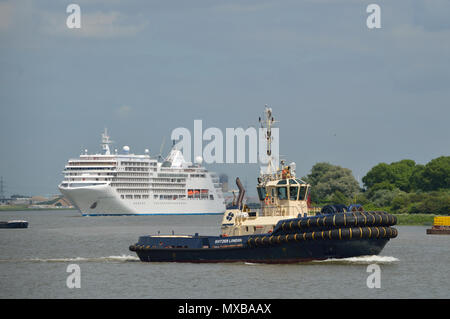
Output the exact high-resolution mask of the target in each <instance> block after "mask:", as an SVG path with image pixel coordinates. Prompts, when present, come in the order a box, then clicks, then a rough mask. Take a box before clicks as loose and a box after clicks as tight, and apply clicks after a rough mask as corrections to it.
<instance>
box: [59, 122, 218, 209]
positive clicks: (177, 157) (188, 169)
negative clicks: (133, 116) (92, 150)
mask: <svg viewBox="0 0 450 319" xmlns="http://www.w3.org/2000/svg"><path fill="white" fill-rule="evenodd" d="M111 143H112V142H111V140H110V138H109V136H108V134H107V131H106V129H105V131H104V133H103V134H102V154H91V155H89V154H87V151H86V152H85V154H82V155H80V157H79V158H77V159H70V160H69V161H68V163H67V165H66V166H65V168H64V172H63V173H64V180H63V181H62V182H61V184H60V185H59V186H58V188H59V190H60V191H61V193H62V194H63V195H64V196H65V197H66V198H68V199H69V200H70V201H71V202H72V204H73V205H74V206H75V207H77V208H78V210H79V211H80V212H81V213H82V214H83V215H170V214H179V215H184V214H223V213H224V211H225V202H224V197H223V194H222V189H221V186H220V184H219V179H218V177H217V175H216V174H214V173H212V172H209V171H208V170H207V169H205V168H204V167H203V166H202V165H201V164H202V161H201V159H197V161H196V163H195V164H193V163H191V162H186V161H185V159H184V157H183V154H182V152H181V151H180V150H179V149H177V148H176V146H174V147H173V148H172V150H171V151H170V153H169V155H168V156H167V158H166V159H165V160H162V159H158V158H154V157H151V156H150V155H149V152H148V150H145V154H144V155H135V154H132V153H130V148H129V147H128V146H124V147H123V151H122V153H121V154H118V153H117V151H115V152H114V154H113V153H112V152H111V150H110V144H111Z"/></svg>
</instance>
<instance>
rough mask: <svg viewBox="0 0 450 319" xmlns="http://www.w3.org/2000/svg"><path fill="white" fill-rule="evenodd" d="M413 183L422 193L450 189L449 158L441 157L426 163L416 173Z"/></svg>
mask: <svg viewBox="0 0 450 319" xmlns="http://www.w3.org/2000/svg"><path fill="white" fill-rule="evenodd" d="M414 182H415V184H417V187H418V188H419V189H422V190H424V191H433V190H438V189H448V188H450V156H441V157H438V158H435V159H433V160H431V161H430V162H428V163H427V164H426V165H425V166H424V167H423V169H421V170H420V172H417V173H416V175H415V181H414Z"/></svg>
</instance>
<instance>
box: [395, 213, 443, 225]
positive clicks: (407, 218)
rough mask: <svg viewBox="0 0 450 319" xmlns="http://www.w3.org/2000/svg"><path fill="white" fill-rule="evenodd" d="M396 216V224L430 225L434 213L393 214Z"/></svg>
mask: <svg viewBox="0 0 450 319" xmlns="http://www.w3.org/2000/svg"><path fill="white" fill-rule="evenodd" d="M393 215H395V216H396V217H397V225H405V226H431V225H433V220H434V217H436V216H438V215H435V214H393Z"/></svg>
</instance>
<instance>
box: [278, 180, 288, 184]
mask: <svg viewBox="0 0 450 319" xmlns="http://www.w3.org/2000/svg"><path fill="white" fill-rule="evenodd" d="M286 183H287V181H286V180H285V179H282V180H281V181H279V182H278V183H277V185H286Z"/></svg>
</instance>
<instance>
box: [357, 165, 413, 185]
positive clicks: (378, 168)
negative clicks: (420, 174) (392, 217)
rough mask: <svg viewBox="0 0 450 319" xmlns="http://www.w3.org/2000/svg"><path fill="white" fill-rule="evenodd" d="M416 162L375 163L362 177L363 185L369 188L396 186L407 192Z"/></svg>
mask: <svg viewBox="0 0 450 319" xmlns="http://www.w3.org/2000/svg"><path fill="white" fill-rule="evenodd" d="M415 168H416V163H415V162H414V161H413V160H408V159H405V160H401V161H398V162H393V163H391V164H386V163H380V164H378V165H375V166H374V167H373V168H372V169H371V170H370V171H369V172H368V173H367V174H366V176H364V177H363V178H362V181H363V183H364V186H365V187H366V188H368V189H369V190H370V189H371V188H372V187H374V186H375V185H378V189H381V188H380V186H385V187H387V188H386V189H393V186H394V187H395V188H398V189H400V190H402V191H405V192H409V191H410V190H411V183H410V178H411V175H412V174H413V172H414V171H415Z"/></svg>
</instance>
